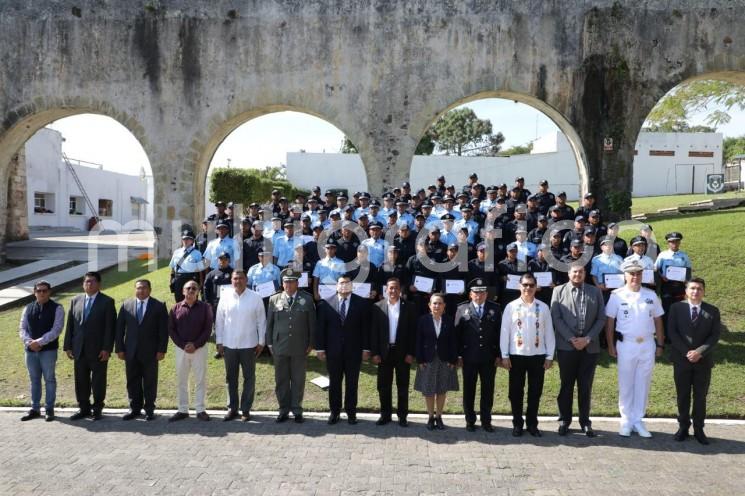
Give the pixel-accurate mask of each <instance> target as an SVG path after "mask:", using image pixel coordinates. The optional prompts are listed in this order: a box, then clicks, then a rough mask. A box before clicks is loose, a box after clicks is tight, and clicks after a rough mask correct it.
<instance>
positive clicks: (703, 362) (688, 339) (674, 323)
mask: <svg viewBox="0 0 745 496" xmlns="http://www.w3.org/2000/svg"><path fill="white" fill-rule="evenodd" d="M705 289H706V283H705V282H704V280H703V279H701V278H698V277H696V278H693V279H691V280H690V281H688V282H687V283H686V288H685V292H686V300H685V301H679V302H677V303H673V304H672V305H671V306H670V310H669V312H668V316H667V336H668V337H669V338H670V360H671V361H672V362H673V378H674V379H675V391H676V393H677V397H678V424H679V428H678V432H676V433H675V440H676V441H685V439H686V438H687V437H688V428H689V427H690V425H691V392H693V436H694V437H695V438H696V440H697V441H698V442H699V443H701V444H709V439H708V438H707V437H706V434H704V419H705V418H706V395H707V394H708V392H709V383H710V382H711V369H712V367H714V358H713V356H712V353H711V350H712V348H713V347H714V346H715V345H716V344H717V342H718V341H719V335H720V334H721V332H722V324H721V319H720V317H719V309H718V308H717V307H715V306H714V305H710V304H709V303H706V302H704V301H703V299H704V291H705Z"/></svg>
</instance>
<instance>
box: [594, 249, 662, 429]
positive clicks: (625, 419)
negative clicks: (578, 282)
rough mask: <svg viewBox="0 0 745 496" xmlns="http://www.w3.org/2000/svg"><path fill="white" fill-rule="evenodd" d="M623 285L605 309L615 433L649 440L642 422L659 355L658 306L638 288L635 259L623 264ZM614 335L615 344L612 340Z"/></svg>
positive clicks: (639, 277) (652, 296)
mask: <svg viewBox="0 0 745 496" xmlns="http://www.w3.org/2000/svg"><path fill="white" fill-rule="evenodd" d="M621 270H623V272H624V278H625V280H626V285H625V286H624V287H622V288H618V289H616V290H614V291H613V292H612V293H611V295H610V299H609V300H608V304H607V305H606V307H605V315H606V316H607V317H608V320H606V325H605V334H606V337H607V339H608V353H609V354H610V356H612V357H617V359H618V410H619V412H620V414H621V427H620V429H619V431H618V433H619V434H620V435H621V436H624V437H628V436H630V435H631V432H632V431H636V432H637V433H638V434H639V436H641V437H652V434H650V433H649V431H648V430H647V428H646V427H645V426H644V422H642V419H643V418H644V412H645V410H646V408H647V399H648V397H649V386H650V384H651V383H652V369H653V368H654V362H655V357H659V356H661V355H662V349H663V346H664V335H663V331H662V315H663V314H664V311H663V310H662V304H661V302H660V299H659V298H658V297H657V294H655V292H654V291H652V290H651V289H648V288H644V287H642V273H643V270H644V267H643V266H642V265H641V264H640V263H639V262H638V261H636V260H629V261H626V262H624V263H623V265H622V266H621ZM614 335H615V336H616V338H617V341H615V340H614Z"/></svg>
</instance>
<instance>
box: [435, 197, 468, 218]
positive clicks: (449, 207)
mask: <svg viewBox="0 0 745 496" xmlns="http://www.w3.org/2000/svg"><path fill="white" fill-rule="evenodd" d="M442 203H443V205H444V207H445V208H444V210H443V212H442V214H441V215H440V218H442V216H443V215H445V214H450V215H452V216H453V220H460V219H461V217H463V216H462V215H461V214H460V212H458V211H457V210H455V209H454V208H453V207H455V198H453V197H452V196H450V195H448V196H446V197H444V198H443V199H442Z"/></svg>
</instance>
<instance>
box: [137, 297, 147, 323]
mask: <svg viewBox="0 0 745 496" xmlns="http://www.w3.org/2000/svg"><path fill="white" fill-rule="evenodd" d="M144 306H145V303H144V302H142V301H138V302H137V323H138V324H142V314H143V311H142V310H143V307H144Z"/></svg>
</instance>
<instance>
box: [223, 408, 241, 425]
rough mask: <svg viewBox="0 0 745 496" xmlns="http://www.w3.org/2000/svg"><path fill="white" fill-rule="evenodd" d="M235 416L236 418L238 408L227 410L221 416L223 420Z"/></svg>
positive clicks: (229, 419)
mask: <svg viewBox="0 0 745 496" xmlns="http://www.w3.org/2000/svg"><path fill="white" fill-rule="evenodd" d="M236 418H238V410H228V411H227V412H226V413H225V415H223V417H222V419H223V421H225V422H229V421H231V420H233V419H236Z"/></svg>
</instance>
